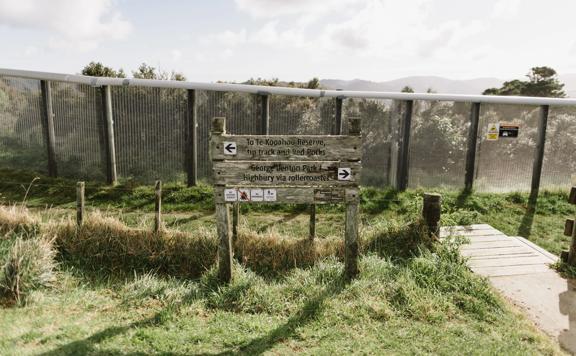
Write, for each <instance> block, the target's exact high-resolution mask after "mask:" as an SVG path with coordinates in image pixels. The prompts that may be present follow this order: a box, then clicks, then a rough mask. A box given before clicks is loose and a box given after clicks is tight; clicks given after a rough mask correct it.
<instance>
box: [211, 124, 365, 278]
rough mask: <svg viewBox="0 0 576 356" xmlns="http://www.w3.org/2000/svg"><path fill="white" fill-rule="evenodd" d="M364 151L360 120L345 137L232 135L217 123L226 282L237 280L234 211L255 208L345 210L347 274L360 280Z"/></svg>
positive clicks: (214, 151) (214, 154) (221, 259)
mask: <svg viewBox="0 0 576 356" xmlns="http://www.w3.org/2000/svg"><path fill="white" fill-rule="evenodd" d="M361 148H362V138H361V135H360V120H359V119H357V118H351V119H350V129H349V134H348V135H345V136H344V135H338V136H297V135H282V136H269V135H227V134H226V120H225V118H221V117H217V118H214V119H213V122H212V135H211V139H210V157H211V158H212V166H213V177H214V185H215V188H214V195H215V196H214V201H215V203H216V218H217V220H218V221H217V229H218V235H219V238H220V244H219V250H218V263H219V264H218V274H219V277H220V279H221V280H222V281H224V282H228V281H230V280H231V279H232V254H233V251H232V242H231V236H232V231H233V229H232V227H231V224H230V205H231V204H234V205H235V206H237V205H238V204H253V203H258V204H274V203H306V204H345V205H346V222H345V224H346V227H345V274H346V277H347V278H353V277H354V276H355V275H357V274H358V264H357V259H358V207H359V201H360V198H359V191H358V184H359V181H360V170H361V168H362V165H361V162H360V159H361V152H362V150H361ZM236 220H237V219H235V221H236ZM235 229H236V226H234V230H235Z"/></svg>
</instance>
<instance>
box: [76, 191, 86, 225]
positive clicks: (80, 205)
mask: <svg viewBox="0 0 576 356" xmlns="http://www.w3.org/2000/svg"><path fill="white" fill-rule="evenodd" d="M83 222H84V182H78V183H76V225H78V227H80V226H82V223H83Z"/></svg>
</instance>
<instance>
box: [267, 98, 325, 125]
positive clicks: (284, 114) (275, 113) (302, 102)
mask: <svg viewBox="0 0 576 356" xmlns="http://www.w3.org/2000/svg"><path fill="white" fill-rule="evenodd" d="M334 113H335V99H333V98H309V97H294V96H285V95H272V96H270V134H271V135H329V134H330V133H331V132H332V125H333V124H334Z"/></svg>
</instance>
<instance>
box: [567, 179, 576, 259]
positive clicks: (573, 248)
mask: <svg viewBox="0 0 576 356" xmlns="http://www.w3.org/2000/svg"><path fill="white" fill-rule="evenodd" d="M568 201H569V202H570V203H571V204H574V205H576V187H572V189H571V190H570V196H569V198H568ZM567 262H568V264H569V265H570V266H574V267H576V217H575V218H574V220H573V221H572V240H571V241H570V249H569V250H568V261H567Z"/></svg>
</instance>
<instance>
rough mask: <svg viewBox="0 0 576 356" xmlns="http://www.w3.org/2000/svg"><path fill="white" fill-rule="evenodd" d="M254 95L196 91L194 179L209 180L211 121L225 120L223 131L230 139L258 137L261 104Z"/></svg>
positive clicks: (210, 169)
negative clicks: (196, 147) (229, 135)
mask: <svg viewBox="0 0 576 356" xmlns="http://www.w3.org/2000/svg"><path fill="white" fill-rule="evenodd" d="M260 100H261V99H260V97H259V96H258V95H252V94H244V93H233V92H217V91H198V94H197V105H198V109H197V113H198V176H199V178H200V179H210V178H211V176H212V163H211V160H210V158H209V155H208V152H209V148H208V144H209V142H210V128H211V125H212V118H214V117H225V118H226V131H227V132H228V133H231V134H234V135H242V134H252V135H255V134H259V133H260V132H261V120H260V117H261V101H260Z"/></svg>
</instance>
